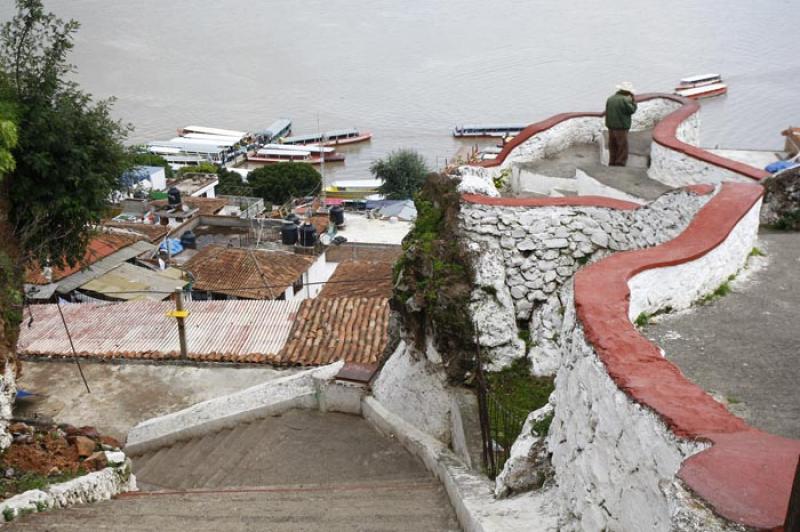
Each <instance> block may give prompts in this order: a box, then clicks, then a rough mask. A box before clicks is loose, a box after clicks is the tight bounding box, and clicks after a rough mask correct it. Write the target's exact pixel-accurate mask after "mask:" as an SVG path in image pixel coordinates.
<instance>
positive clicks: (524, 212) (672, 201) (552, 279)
mask: <svg viewBox="0 0 800 532" xmlns="http://www.w3.org/2000/svg"><path fill="white" fill-rule="evenodd" d="M708 199H709V196H697V195H694V194H691V193H687V192H685V191H677V192H671V193H668V194H664V195H663V196H661V197H660V198H659V199H657V200H656V201H654V202H652V203H650V204H648V205H646V206H643V207H641V208H639V209H636V210H632V211H622V210H616V209H609V208H600V207H571V206H570V207H503V206H487V205H478V204H464V205H463V206H462V210H461V228H462V230H463V232H464V236H465V238H466V240H467V241H468V242H469V243H470V246H469V247H470V249H471V250H472V256H473V261H474V262H473V266H474V271H475V275H476V286H475V289H474V290H473V293H472V301H471V306H470V308H471V310H472V314H473V321H474V323H475V325H476V327H477V329H478V333H479V342H480V344H481V346H482V347H483V349H484V353H485V354H486V355H488V356H487V359H488V360H489V361H490V362H489V367H490V368H491V369H499V368H500V367H504V366H506V365H507V364H508V363H509V362H510V361H511V360H513V359H514V358H517V357H521V356H524V355H525V346H524V343H523V342H522V341H521V340H520V339H519V331H518V329H517V326H516V320H522V321H526V322H529V323H530V330H531V337H532V338H531V339H532V340H533V341H534V343H535V344H536V345H535V346H534V347H533V349H532V351H531V353H530V358H531V360H532V362H533V366H534V371H535V372H536V373H537V374H548V373H550V374H552V373H553V372H554V371H555V369H556V367H557V362H558V359H559V355H558V352H559V347H558V342H557V338H556V336H557V332H556V331H557V329H558V324H559V316H560V312H561V308H562V306H563V305H562V304H561V303H560V302H559V301H558V295H557V292H558V290H559V288H560V287H561V286H562V285H563V284H564V283H565V282H566V281H568V280H570V279H571V278H572V276H573V275H574V274H575V272H576V271H577V270H578V268H579V267H580V266H581V265H582V264H585V263H586V262H588V261H589V260H592V259H594V258H595V257H597V256H602V255H604V254H606V253H608V252H609V251H621V250H627V249H638V248H642V247H646V246H652V245H656V244H659V243H661V242H664V241H666V240H669V239H670V238H673V237H674V236H676V235H677V234H678V233H680V232H681V231H683V229H684V228H685V227H686V226H687V224H688V222H689V221H690V220H691V219H692V217H693V216H694V214H695V213H696V212H697V210H698V209H699V208H700V207H701V206H702V205H704V204H705V203H706V202H707V201H708ZM552 298H555V299H552ZM536 309H539V310H538V311H537V312H534V310H536Z"/></svg>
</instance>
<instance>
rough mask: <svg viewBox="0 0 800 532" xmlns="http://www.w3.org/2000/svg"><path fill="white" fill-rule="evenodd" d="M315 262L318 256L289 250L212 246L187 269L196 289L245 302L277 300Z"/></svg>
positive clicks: (186, 265) (192, 260) (204, 250)
mask: <svg viewBox="0 0 800 532" xmlns="http://www.w3.org/2000/svg"><path fill="white" fill-rule="evenodd" d="M314 260H316V257H311V256H306V255H298V254H295V253H288V252H285V251H264V250H253V249H243V248H228V247H224V246H220V245H210V246H207V247H205V248H203V249H201V250H200V251H198V252H197V254H196V255H195V256H194V257H192V258H191V259H189V260H188V261H187V262H186V264H184V266H183V269H185V270H186V271H189V272H191V274H192V275H193V276H194V279H195V281H194V284H193V287H194V289H196V290H202V291H206V292H214V293H218V294H227V295H231V296H235V297H238V298H241V299H276V298H277V297H279V296H280V295H281V294H283V292H285V291H286V289H287V288H288V287H290V286H292V284H294V283H295V282H297V281H298V280H299V279H300V276H301V275H302V274H303V273H305V272H306V271H307V270H308V268H309V267H310V266H311V265H312V264H313V263H314ZM261 287H263V288H261Z"/></svg>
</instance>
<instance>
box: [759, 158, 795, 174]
mask: <svg viewBox="0 0 800 532" xmlns="http://www.w3.org/2000/svg"><path fill="white" fill-rule="evenodd" d="M795 166H800V163H797V162H795V161H792V160H789V161H775V162H774V163H770V164H768V165H767V166H765V167H764V170H766V171H767V172H769V173H770V174H776V173H778V172H780V171H781V170H786V169H787V168H794V167H795Z"/></svg>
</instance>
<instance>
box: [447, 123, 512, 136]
mask: <svg viewBox="0 0 800 532" xmlns="http://www.w3.org/2000/svg"><path fill="white" fill-rule="evenodd" d="M526 127H528V125H527V124H464V125H461V126H456V127H455V128H453V136H454V137H505V136H508V135H517V134H518V133H519V132H520V131H522V130H523V129H525V128H526Z"/></svg>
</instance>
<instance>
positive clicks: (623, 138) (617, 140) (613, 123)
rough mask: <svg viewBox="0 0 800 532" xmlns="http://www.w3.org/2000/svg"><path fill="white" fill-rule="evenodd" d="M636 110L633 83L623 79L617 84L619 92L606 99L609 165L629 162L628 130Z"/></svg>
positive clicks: (623, 164) (621, 164)
mask: <svg viewBox="0 0 800 532" xmlns="http://www.w3.org/2000/svg"><path fill="white" fill-rule="evenodd" d="M635 112H636V99H635V98H634V96H633V84H632V83H631V82H630V81H623V82H622V83H620V84H619V85H617V92H616V93H614V94H613V95H612V96H611V97H610V98H609V99H608V100H606V127H607V128H608V152H609V156H608V165H609V166H625V164H626V163H627V162H628V131H629V130H630V129H631V116H632V115H633V113H635Z"/></svg>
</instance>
